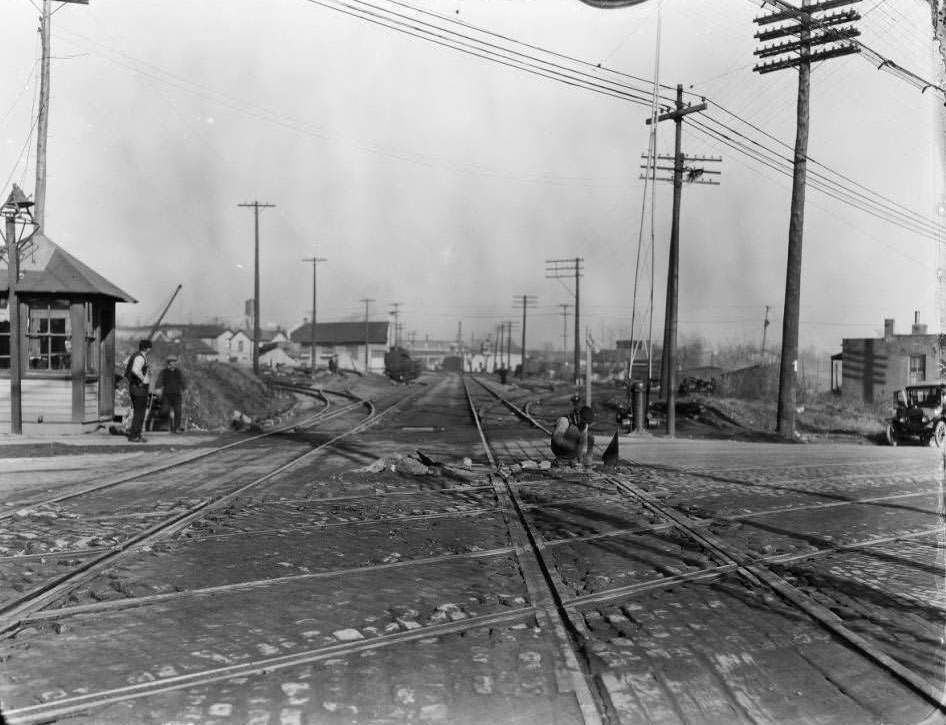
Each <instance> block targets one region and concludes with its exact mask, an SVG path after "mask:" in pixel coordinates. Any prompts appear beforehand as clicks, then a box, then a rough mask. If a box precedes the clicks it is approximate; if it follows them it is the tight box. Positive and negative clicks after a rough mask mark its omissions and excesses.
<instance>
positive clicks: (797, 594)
mask: <svg viewBox="0 0 946 725" xmlns="http://www.w3.org/2000/svg"><path fill="white" fill-rule="evenodd" d="M608 480H610V481H611V482H612V483H614V484H615V485H617V486H620V487H621V488H622V489H624V490H625V491H626V492H627V493H628V494H629V495H630V496H631V497H633V498H635V499H637V500H639V501H640V502H641V503H643V504H644V505H645V506H647V507H648V508H650V509H651V510H653V511H654V512H655V513H658V514H659V515H661V516H664V517H665V518H668V519H670V520H671V521H673V522H674V523H676V525H677V527H678V528H680V529H681V530H683V531H684V532H685V533H686V534H687V535H688V536H690V538H692V539H694V540H696V541H697V542H698V543H700V544H701V545H702V546H704V547H706V548H708V549H709V550H710V551H713V552H714V553H716V554H717V555H718V556H720V557H722V558H724V559H725V560H726V561H727V563H729V564H733V565H735V571H736V572H737V573H738V574H740V575H741V576H742V577H743V578H745V579H747V580H748V581H750V582H751V583H753V584H764V585H767V586H768V587H769V588H770V589H771V590H772V591H774V592H775V593H776V594H778V595H779V596H781V597H782V599H784V600H786V601H787V602H789V603H790V604H792V605H794V606H795V608H797V609H800V610H801V611H803V612H804V613H805V614H807V615H808V616H809V617H810V618H811V619H812V620H814V621H815V622H817V623H818V624H820V625H821V626H822V627H823V628H824V629H826V630H828V631H829V632H830V633H832V634H834V635H835V636H836V637H838V638H839V639H841V640H843V641H844V642H846V643H847V644H848V645H850V646H851V647H852V648H853V649H855V650H856V651H857V652H859V653H860V654H861V655H862V656H864V657H865V658H867V659H868V660H870V661H872V662H873V663H874V664H876V665H878V666H880V667H881V668H883V669H885V670H887V671H888V672H889V673H890V674H892V675H893V676H894V677H896V678H897V679H898V680H900V681H901V682H903V683H904V684H905V685H907V686H908V687H909V688H910V689H912V690H913V691H914V692H916V693H917V694H919V695H921V696H922V697H923V698H924V699H926V700H927V702H929V703H930V704H932V705H934V706H935V707H936V708H937V709H938V710H940V712H942V713H946V703H944V702H943V700H942V692H941V691H940V690H938V689H936V688H935V687H933V686H932V685H930V684H929V683H928V682H927V681H926V680H924V679H923V678H922V677H920V676H919V675H917V674H916V673H915V672H913V671H912V670H910V669H909V668H907V667H905V666H904V665H902V664H900V663H899V662H898V661H897V660H895V659H894V658H893V657H891V656H890V655H888V654H886V653H885V652H883V651H882V650H880V649H879V648H878V647H876V646H875V645H873V644H872V643H871V642H869V641H868V640H867V639H865V638H864V637H861V636H860V635H859V634H857V633H855V632H854V631H852V630H851V629H849V628H848V627H847V626H845V625H844V624H843V623H842V622H841V619H840V618H839V617H838V616H837V615H836V614H834V612H832V611H831V610H830V609H828V608H827V607H825V606H824V605H821V604H818V603H817V602H816V601H815V600H813V599H812V598H811V597H809V596H808V595H807V594H805V593H804V592H803V591H801V590H800V589H799V588H798V587H795V586H794V585H792V584H791V583H789V582H788V581H787V580H786V579H784V578H783V577H781V576H779V575H778V574H776V573H775V572H773V571H771V569H769V568H768V567H767V566H765V565H762V564H760V563H758V562H755V561H752V559H751V558H750V557H749V556H748V555H747V554H746V553H745V552H743V551H740V550H738V549H736V548H735V547H732V546H729V545H728V544H726V543H725V542H723V541H721V540H719V539H718V538H716V537H715V536H713V535H712V534H709V533H703V532H699V531H697V530H696V527H694V526H693V525H692V524H691V522H690V521H689V518H688V517H687V516H685V515H683V514H681V513H679V512H678V511H675V510H673V509H671V508H669V507H667V506H664V505H663V504H661V503H660V502H658V501H656V500H654V499H653V498H652V497H651V496H648V495H647V493H646V492H644V491H643V490H641V489H640V488H638V487H637V486H635V485H633V484H631V483H627V482H625V481H621V480H620V479H616V478H613V477H609V479H608Z"/></svg>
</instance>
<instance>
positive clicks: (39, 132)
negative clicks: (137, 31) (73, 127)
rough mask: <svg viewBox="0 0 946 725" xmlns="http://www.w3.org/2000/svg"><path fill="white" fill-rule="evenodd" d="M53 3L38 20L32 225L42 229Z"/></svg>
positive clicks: (47, 0)
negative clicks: (37, 77) (39, 54)
mask: <svg viewBox="0 0 946 725" xmlns="http://www.w3.org/2000/svg"><path fill="white" fill-rule="evenodd" d="M60 2H64V3H74V4H77V5H88V4H89V0H60ZM51 5H52V0H43V8H42V11H41V15H40V17H39V37H40V45H41V52H42V59H41V61H40V76H39V108H38V109H37V114H36V189H35V193H34V195H33V198H34V201H35V206H34V208H33V222H34V223H35V224H36V227H37V229H42V228H43V225H44V222H45V221H46V142H47V139H48V137H49V58H50V18H51V16H52V11H51V7H50V6H51Z"/></svg>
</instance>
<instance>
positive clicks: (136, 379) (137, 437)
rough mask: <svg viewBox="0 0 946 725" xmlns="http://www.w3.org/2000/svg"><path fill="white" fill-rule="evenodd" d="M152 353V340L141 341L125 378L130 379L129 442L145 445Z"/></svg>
mask: <svg viewBox="0 0 946 725" xmlns="http://www.w3.org/2000/svg"><path fill="white" fill-rule="evenodd" d="M150 352H151V340H140V341H139V342H138V352H136V353H135V354H133V355H132V356H131V359H130V360H129V361H128V365H127V367H126V372H125V376H126V377H127V378H128V394H129V395H130V396H131V409H132V415H131V428H130V429H129V431H128V440H129V441H130V442H132V443H144V442H145V439H144V438H142V437H141V427H142V425H144V421H145V410H147V408H148V392H149V390H148V389H149V387H150V386H151V378H150V376H149V375H148V353H150Z"/></svg>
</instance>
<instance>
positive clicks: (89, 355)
mask: <svg viewBox="0 0 946 725" xmlns="http://www.w3.org/2000/svg"><path fill="white" fill-rule="evenodd" d="M97 342H98V321H97V320H96V314H95V311H94V309H93V307H92V303H91V302H86V303H85V371H86V372H87V373H96V372H98V369H99V346H98V345H97V344H96V343H97Z"/></svg>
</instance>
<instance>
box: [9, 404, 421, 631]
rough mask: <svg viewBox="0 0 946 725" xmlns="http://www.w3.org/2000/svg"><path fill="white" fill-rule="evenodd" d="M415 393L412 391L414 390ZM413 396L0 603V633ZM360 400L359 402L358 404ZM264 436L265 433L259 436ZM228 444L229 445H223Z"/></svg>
mask: <svg viewBox="0 0 946 725" xmlns="http://www.w3.org/2000/svg"><path fill="white" fill-rule="evenodd" d="M415 395H416V391H415ZM412 397H413V396H412V395H407V396H404V397H402V398H400V399H399V400H398V401H396V402H395V403H393V404H392V405H390V406H389V407H388V408H386V409H385V410H384V411H381V412H376V411H374V409H373V407H372V409H371V410H372V413H371V414H370V415H369V416H368V417H367V418H365V419H364V420H362V421H361V422H359V423H357V424H356V425H355V426H353V427H350V428H349V429H348V430H346V431H345V432H343V433H341V434H339V435H336V436H333V437H332V438H330V439H329V440H328V441H325V442H323V443H321V444H319V445H318V446H315V447H314V448H311V449H310V450H308V451H305V452H303V453H301V454H299V455H298V456H296V457H295V458H293V459H292V460H290V461H288V462H287V463H284V464H282V465H280V466H278V467H277V468H275V469H273V470H271V471H269V472H268V473H266V474H264V475H262V476H259V477H257V478H256V479H254V480H252V481H250V482H248V483H246V484H243V485H241V486H239V487H237V488H236V489H234V490H232V491H230V492H228V493H226V494H222V495H220V496H218V497H216V498H212V499H207V500H204V501H203V502H201V503H199V504H198V505H196V506H193V507H191V508H190V509H187V510H185V511H183V512H178V513H176V514H174V515H173V516H171V517H169V518H168V519H167V520H165V521H161V522H159V523H158V524H156V525H154V526H152V527H149V528H148V529H146V530H145V531H144V532H139V533H138V534H135V535H134V536H132V537H130V538H129V539H126V540H125V541H122V542H120V543H119V544H118V545H117V546H115V547H113V548H112V549H110V550H109V551H108V552H106V553H104V554H102V555H100V556H98V557H95V558H93V559H90V560H89V561H86V562H83V563H82V564H81V565H79V566H78V567H76V568H75V569H73V570H72V571H70V572H67V573H64V574H62V575H60V576H58V577H54V578H53V579H52V580H49V581H47V582H45V583H44V584H43V585H41V586H40V587H37V588H36V589H34V590H32V591H30V592H28V593H27V594H26V595H23V596H21V597H18V598H17V599H15V600H13V601H12V602H11V603H8V604H5V605H2V606H0V634H2V633H4V632H6V631H8V630H10V629H11V628H12V627H15V626H17V623H18V621H19V618H20V617H21V616H23V615H24V614H28V613H30V612H32V611H34V610H36V609H38V608H40V607H42V606H45V605H46V604H48V603H49V602H51V601H54V600H56V599H58V598H59V597H61V596H62V595H63V594H64V593H65V592H66V591H68V590H69V589H70V588H74V587H75V586H77V585H78V584H79V583H80V582H82V581H84V580H86V579H88V578H89V577H90V576H91V575H93V574H96V573H98V572H99V571H100V570H102V569H104V568H105V567H106V566H109V565H111V564H112V562H113V560H115V559H116V558H118V557H120V556H122V555H124V554H126V553H129V552H131V551H136V550H138V549H140V548H142V547H144V546H147V545H149V544H150V543H152V542H154V541H158V540H161V539H163V538H165V537H167V536H173V535H174V534H175V533H177V532H178V531H180V530H182V529H184V528H185V527H187V526H188V525H189V524H190V523H191V522H193V521H195V520H197V519H199V518H201V517H202V516H204V515H205V514H206V512H207V511H208V510H213V509H215V508H219V507H220V506H222V505H224V504H226V503H228V502H229V501H231V500H232V499H235V498H237V497H238V496H239V495H240V494H242V493H243V492H244V491H246V490H249V489H250V488H253V487H255V486H257V485H259V484H261V483H264V482H266V481H268V480H270V479H272V478H274V477H275V476H277V475H279V474H280V473H282V472H284V471H286V470H288V469H289V468H291V467H294V466H296V465H298V464H299V463H300V462H302V461H305V460H306V459H308V458H310V457H312V456H315V455H317V454H320V453H321V452H322V451H323V450H324V449H325V448H328V447H329V446H331V445H332V444H333V443H335V442H337V441H339V440H341V439H342V438H345V437H348V436H349V435H352V434H353V433H356V432H359V431H361V430H363V429H364V428H366V427H368V426H369V425H373V424H374V423H376V422H377V421H378V420H380V419H381V418H382V417H383V416H384V415H386V414H387V413H389V412H390V411H392V410H395V409H397V408H399V407H400V406H401V405H403V404H404V403H405V402H406V401H408V400H410V399H411V398H412ZM360 404H361V403H359V405H360ZM290 427H292V428H297V427H299V424H298V423H297V424H294V425H292V426H290ZM259 437H265V436H259ZM229 447H232V446H230V445H228V446H226V447H225V448H229Z"/></svg>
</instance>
